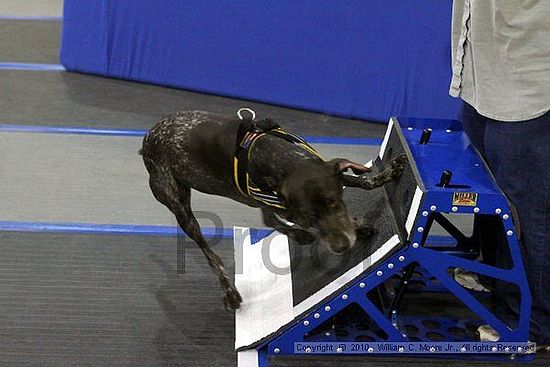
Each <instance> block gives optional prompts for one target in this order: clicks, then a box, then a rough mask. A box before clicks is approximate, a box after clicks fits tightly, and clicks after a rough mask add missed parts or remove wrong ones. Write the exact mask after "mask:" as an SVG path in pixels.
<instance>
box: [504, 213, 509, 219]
mask: <svg viewBox="0 0 550 367" xmlns="http://www.w3.org/2000/svg"><path fill="white" fill-rule="evenodd" d="M508 218H510V216H509V215H508V214H504V215H503V216H502V219H508Z"/></svg>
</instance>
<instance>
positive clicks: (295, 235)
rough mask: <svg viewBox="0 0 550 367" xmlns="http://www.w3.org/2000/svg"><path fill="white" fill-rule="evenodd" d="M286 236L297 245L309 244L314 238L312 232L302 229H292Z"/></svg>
mask: <svg viewBox="0 0 550 367" xmlns="http://www.w3.org/2000/svg"><path fill="white" fill-rule="evenodd" d="M288 237H290V239H291V240H292V241H293V242H295V243H296V244H298V245H309V244H311V243H312V242H313V241H315V238H316V237H315V236H314V235H313V234H311V233H309V232H308V231H303V230H293V231H292V232H290V233H289V234H288Z"/></svg>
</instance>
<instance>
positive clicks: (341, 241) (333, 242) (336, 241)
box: [322, 233, 357, 255]
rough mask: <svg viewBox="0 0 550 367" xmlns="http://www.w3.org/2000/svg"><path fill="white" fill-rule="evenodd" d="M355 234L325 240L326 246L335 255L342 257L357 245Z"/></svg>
mask: <svg viewBox="0 0 550 367" xmlns="http://www.w3.org/2000/svg"><path fill="white" fill-rule="evenodd" d="M356 238H357V237H356V235H355V233H353V234H351V233H350V234H348V233H344V234H343V235H341V236H338V237H336V238H332V239H323V240H322V242H323V243H324V245H325V246H326V247H327V248H328V249H329V251H330V252H332V253H333V254H335V255H341V254H342V253H344V252H346V251H347V250H349V249H351V248H352V247H353V246H354V245H355V240H356Z"/></svg>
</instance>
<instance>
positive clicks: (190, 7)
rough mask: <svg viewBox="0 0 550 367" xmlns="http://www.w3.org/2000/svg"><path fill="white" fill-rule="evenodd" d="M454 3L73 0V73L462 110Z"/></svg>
mask: <svg viewBox="0 0 550 367" xmlns="http://www.w3.org/2000/svg"><path fill="white" fill-rule="evenodd" d="M451 7H452V2H451V1H450V0H448V1H427V0H408V1H403V0H369V1H360V0H350V1H345V2H343V1H340V2H334V1H330V0H302V1H290V0H279V1H257V0H241V1H224V0H202V1H198V0H197V1H176V0H165V1H131V0H116V1H114V0H65V5H64V18H63V39H62V49H61V61H62V64H63V65H64V66H65V68H67V69H68V70H71V71H79V72H85V73H93V74H100V75H106V76H111V77H116V78H123V79H130V80H137V81H144V82H151V83H155V84H161V85H167V86H174V87H179V88H185V89H190V90H196V91H201V92H207V93H213V94H219V95H224V96H231V97H238V98H244V99H250V100H256V101H261V102H267V103H273V104H278V105H286V106H291V107H297V108H302V109H307V110H315V111H320V112H325V113H329V114H335V115H340V116H347V117H356V118H363V119H369V120H375V121H387V120H388V118H389V117H390V116H392V115H400V116H413V117H414V116H419V117H432V118H457V117H458V114H459V110H460V102H459V101H458V100H455V99H453V98H451V97H449V96H448V95H447V91H448V86H449V83H450V78H451V69H450V39H451V35H450V27H451Z"/></svg>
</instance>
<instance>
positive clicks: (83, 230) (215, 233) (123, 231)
mask: <svg viewBox="0 0 550 367" xmlns="http://www.w3.org/2000/svg"><path fill="white" fill-rule="evenodd" d="M0 231H5V232H50V233H75V234H79V233H80V234H117V235H128V236H165V237H175V236H176V235H177V234H178V232H179V233H180V234H182V235H184V234H183V232H181V231H179V230H178V228H177V227H176V226H151V225H132V224H93V223H49V222H13V221H0ZM201 231H202V234H203V236H204V237H206V238H227V239H231V238H233V229H232V228H213V227H204V228H202V229H201ZM254 232H255V237H258V236H261V237H265V236H267V235H269V234H270V233H271V232H272V230H269V229H254Z"/></svg>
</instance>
